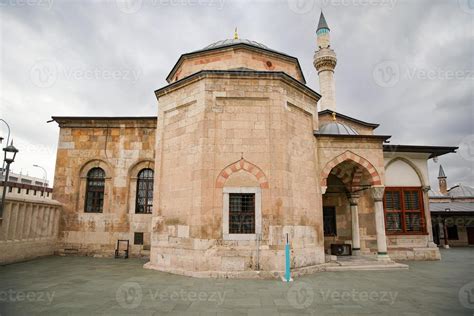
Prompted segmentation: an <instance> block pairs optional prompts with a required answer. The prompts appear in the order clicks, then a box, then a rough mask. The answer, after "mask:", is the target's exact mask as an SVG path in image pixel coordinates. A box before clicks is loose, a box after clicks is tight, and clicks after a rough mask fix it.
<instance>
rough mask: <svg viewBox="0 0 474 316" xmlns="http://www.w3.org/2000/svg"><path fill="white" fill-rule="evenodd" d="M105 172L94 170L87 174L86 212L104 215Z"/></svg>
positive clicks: (98, 169)
mask: <svg viewBox="0 0 474 316" xmlns="http://www.w3.org/2000/svg"><path fill="white" fill-rule="evenodd" d="M104 189H105V171H104V170H103V169H102V168H92V169H91V170H89V172H88V173H87V185H86V203H85V207H84V211H85V212H88V213H102V210H103V207H104Z"/></svg>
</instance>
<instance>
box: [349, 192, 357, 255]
mask: <svg viewBox="0 0 474 316" xmlns="http://www.w3.org/2000/svg"><path fill="white" fill-rule="evenodd" d="M348 199H349V203H350V205H351V215H352V254H353V255H359V254H360V230H359V206H358V203H359V194H355V193H350V194H349V195H348Z"/></svg>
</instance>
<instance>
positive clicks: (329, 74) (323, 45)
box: [313, 11, 337, 111]
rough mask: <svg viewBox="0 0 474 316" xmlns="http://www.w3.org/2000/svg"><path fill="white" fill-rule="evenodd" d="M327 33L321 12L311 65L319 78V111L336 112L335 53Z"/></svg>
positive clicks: (327, 28)
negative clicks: (316, 46)
mask: <svg viewBox="0 0 474 316" xmlns="http://www.w3.org/2000/svg"><path fill="white" fill-rule="evenodd" d="M329 33H330V29H329V26H328V24H327V22H326V18H325V17H324V14H323V12H322V11H321V15H320V16H319V23H318V28H317V29H316V35H317V44H318V48H317V50H316V52H315V54H314V59H313V64H314V67H315V68H316V70H317V71H318V76H319V88H320V90H321V96H322V97H321V101H320V109H321V110H328V109H329V110H331V111H336V85H335V82H334V69H335V68H336V64H337V58H336V53H335V52H334V50H332V48H331V40H330V37H329Z"/></svg>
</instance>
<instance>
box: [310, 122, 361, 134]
mask: <svg viewBox="0 0 474 316" xmlns="http://www.w3.org/2000/svg"><path fill="white" fill-rule="evenodd" d="M319 133H320V134H328V135H359V133H357V131H356V130H355V129H353V128H352V127H350V126H347V125H344V124H341V123H339V122H331V123H328V124H326V125H323V126H321V128H320V129H319Z"/></svg>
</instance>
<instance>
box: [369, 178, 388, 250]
mask: <svg viewBox="0 0 474 316" xmlns="http://www.w3.org/2000/svg"><path fill="white" fill-rule="evenodd" d="M384 191H385V187H373V188H372V197H373V198H374V205H375V231H376V232H377V257H378V258H379V259H389V257H388V254H387V237H386V235H385V216H384V212H383V194H384Z"/></svg>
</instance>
